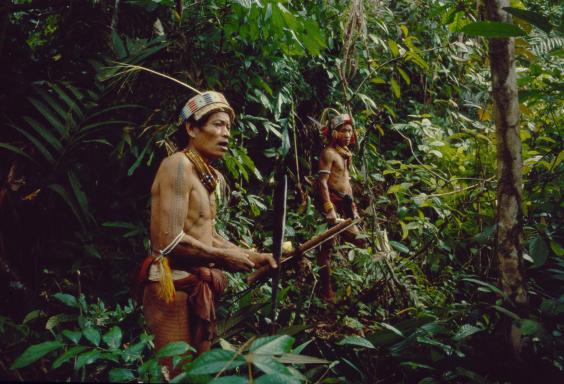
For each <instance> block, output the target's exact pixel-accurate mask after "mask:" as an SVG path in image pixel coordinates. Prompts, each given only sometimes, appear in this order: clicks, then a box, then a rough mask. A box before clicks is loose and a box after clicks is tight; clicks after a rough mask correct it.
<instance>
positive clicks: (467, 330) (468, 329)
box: [452, 324, 483, 341]
mask: <svg viewBox="0 0 564 384" xmlns="http://www.w3.org/2000/svg"><path fill="white" fill-rule="evenodd" d="M481 331H483V329H482V328H478V327H475V326H473V325H471V324H464V325H463V326H461V327H460V329H459V330H458V331H457V332H456V334H455V335H454V336H453V337H452V339H453V340H454V341H460V340H462V339H465V338H467V337H468V336H471V335H473V334H475V333H477V332H481Z"/></svg>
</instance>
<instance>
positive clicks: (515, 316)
mask: <svg viewBox="0 0 564 384" xmlns="http://www.w3.org/2000/svg"><path fill="white" fill-rule="evenodd" d="M491 307H492V308H493V309H495V310H496V311H498V312H501V313H503V314H504V315H506V316H509V317H510V318H512V319H513V320H521V318H520V317H519V315H518V314H516V313H515V312H511V311H510V310H509V309H507V308H504V307H501V306H499V305H492V306H491Z"/></svg>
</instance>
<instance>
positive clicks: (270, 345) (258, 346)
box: [249, 335, 295, 355]
mask: <svg viewBox="0 0 564 384" xmlns="http://www.w3.org/2000/svg"><path fill="white" fill-rule="evenodd" d="M294 340H295V339H294V338H293V337H291V336H288V335H282V336H267V337H260V338H258V339H256V340H254V341H253V342H252V344H251V347H250V348H249V351H251V352H253V353H257V354H262V355H275V354H281V353H289V352H290V350H291V348H292V345H293V344H294Z"/></svg>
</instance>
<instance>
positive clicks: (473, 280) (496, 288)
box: [462, 277, 505, 296]
mask: <svg viewBox="0 0 564 384" xmlns="http://www.w3.org/2000/svg"><path fill="white" fill-rule="evenodd" d="M462 281H468V282H470V283H474V284H478V285H481V286H482V287H484V288H487V289H488V290H490V291H491V292H493V293H497V294H498V295H500V296H505V293H503V291H502V290H501V289H499V288H498V287H496V286H495V285H493V284H490V283H487V282H485V281H482V280H478V279H473V278H470V277H465V278H463V279H462Z"/></svg>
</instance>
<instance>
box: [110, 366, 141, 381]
mask: <svg viewBox="0 0 564 384" xmlns="http://www.w3.org/2000/svg"><path fill="white" fill-rule="evenodd" d="M108 380H109V381H110V383H127V382H130V381H133V380H135V375H134V374H133V372H132V371H131V370H130V369H125V368H113V369H111V370H110V372H109V373H108Z"/></svg>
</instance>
